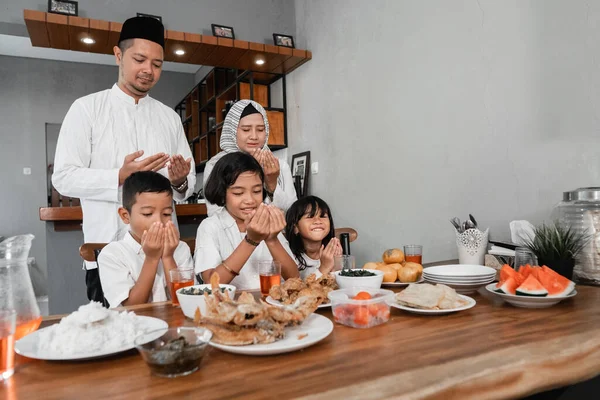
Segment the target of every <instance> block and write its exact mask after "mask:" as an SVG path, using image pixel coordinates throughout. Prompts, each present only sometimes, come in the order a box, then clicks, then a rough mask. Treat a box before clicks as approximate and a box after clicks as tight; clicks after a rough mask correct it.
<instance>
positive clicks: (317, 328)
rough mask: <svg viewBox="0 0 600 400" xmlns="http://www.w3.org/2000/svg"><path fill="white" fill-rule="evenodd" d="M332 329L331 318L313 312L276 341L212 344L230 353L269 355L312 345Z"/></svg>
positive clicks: (287, 329) (211, 343)
mask: <svg viewBox="0 0 600 400" xmlns="http://www.w3.org/2000/svg"><path fill="white" fill-rule="evenodd" d="M331 331H333V322H331V320H330V319H329V318H327V317H324V316H322V315H319V314H311V315H309V316H308V318H306V320H304V323H303V324H302V325H300V326H294V327H290V328H285V337H284V338H283V339H282V340H278V341H276V342H274V343H269V344H249V345H246V346H227V345H224V344H219V343H214V342H210V345H211V346H213V347H216V348H217V349H219V350H223V351H226V352H228V353H234V354H245V355H248V356H269V355H273V354H282V353H289V352H292V351H296V350H300V349H303V348H305V347H308V346H312V345H313V344H315V343H317V342H320V341H321V340H323V339H325V338H326V337H327V336H329V334H330V333H331ZM304 335H306V336H304ZM299 336H300V338H299Z"/></svg>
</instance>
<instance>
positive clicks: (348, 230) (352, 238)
mask: <svg viewBox="0 0 600 400" xmlns="http://www.w3.org/2000/svg"><path fill="white" fill-rule="evenodd" d="M342 233H349V234H350V242H354V241H355V240H356V239H357V238H358V232H356V229H353V228H336V229H335V237H336V238H338V239H339V238H340V235H341V234H342Z"/></svg>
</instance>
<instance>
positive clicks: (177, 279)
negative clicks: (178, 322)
mask: <svg viewBox="0 0 600 400" xmlns="http://www.w3.org/2000/svg"><path fill="white" fill-rule="evenodd" d="M169 275H170V278H171V288H170V289H171V302H172V303H173V305H174V306H178V305H179V300H178V299H177V293H176V292H177V291H178V290H179V289H181V288H184V287H188V286H192V285H193V284H194V269H193V268H185V269H179V268H178V269H172V270H170V271H169Z"/></svg>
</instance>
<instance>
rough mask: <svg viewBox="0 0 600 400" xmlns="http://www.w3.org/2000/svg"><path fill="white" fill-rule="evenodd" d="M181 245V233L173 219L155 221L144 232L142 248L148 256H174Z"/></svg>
mask: <svg viewBox="0 0 600 400" xmlns="http://www.w3.org/2000/svg"><path fill="white" fill-rule="evenodd" d="M178 245H179V233H178V232H177V229H176V228H175V225H174V224H173V222H172V221H167V223H166V224H164V225H163V224H162V223H160V222H155V223H153V224H152V225H151V226H150V229H148V230H145V231H144V233H143V234H142V249H143V250H144V254H145V255H146V257H148V258H152V259H157V260H158V259H160V258H166V257H172V256H173V254H174V253H175V249H176V248H177V246H178Z"/></svg>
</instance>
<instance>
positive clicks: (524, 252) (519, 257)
mask: <svg viewBox="0 0 600 400" xmlns="http://www.w3.org/2000/svg"><path fill="white" fill-rule="evenodd" d="M527 264H529V265H532V266H533V265H537V264H538V260H537V257H536V256H535V254H533V252H532V251H531V250H529V249H528V248H527V247H517V248H516V249H515V262H514V264H513V265H514V269H515V271H518V270H519V268H521V267H522V266H523V265H527Z"/></svg>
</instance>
